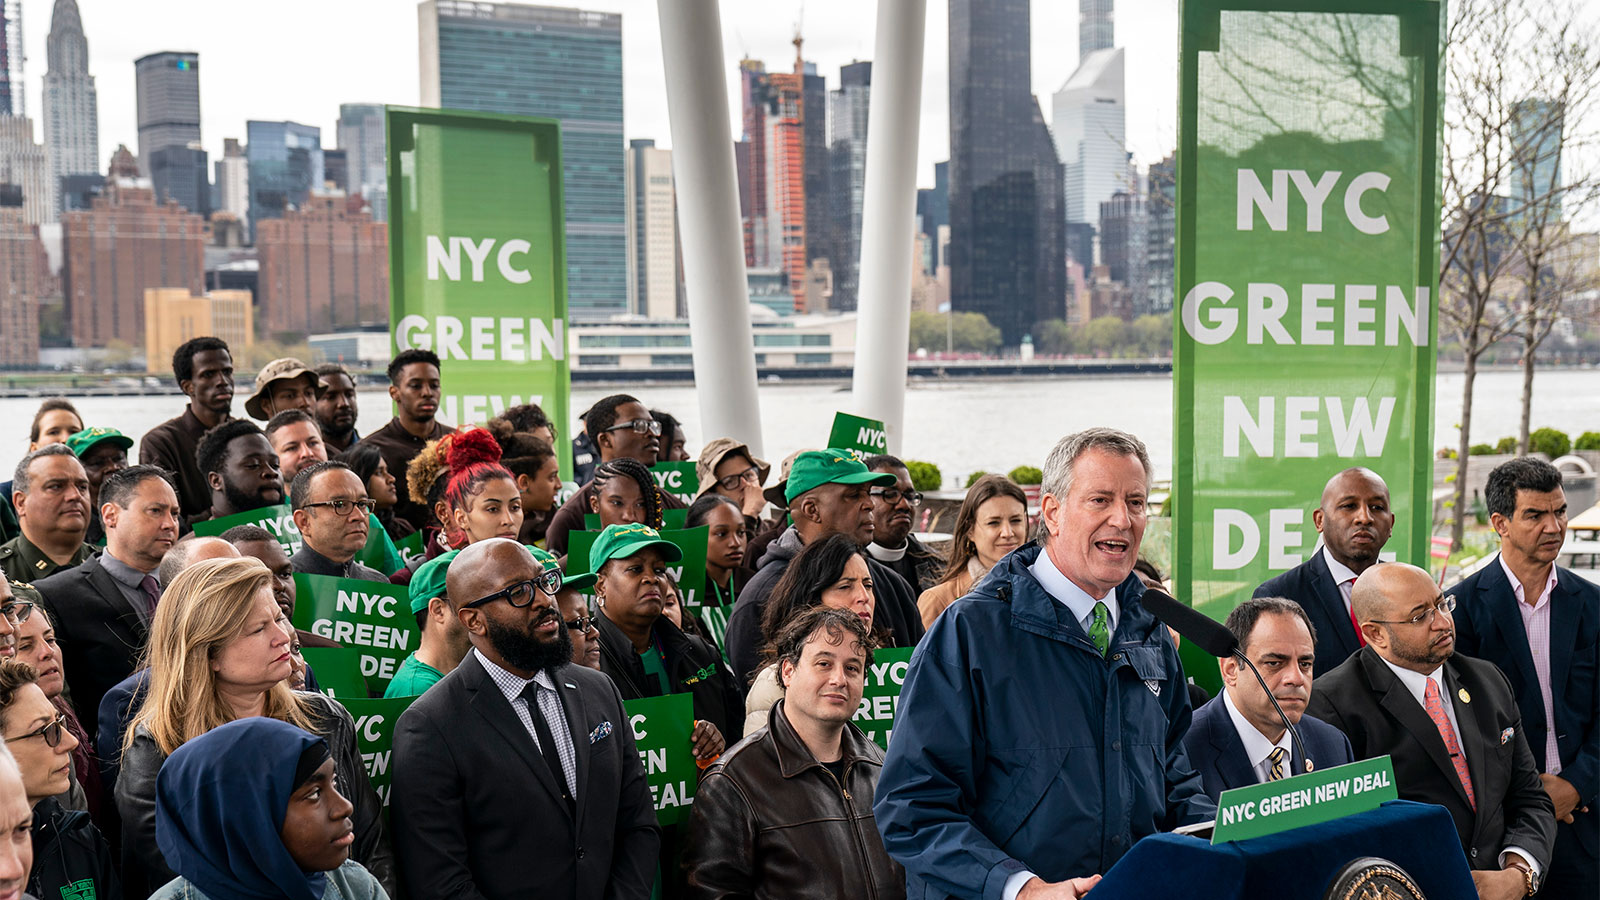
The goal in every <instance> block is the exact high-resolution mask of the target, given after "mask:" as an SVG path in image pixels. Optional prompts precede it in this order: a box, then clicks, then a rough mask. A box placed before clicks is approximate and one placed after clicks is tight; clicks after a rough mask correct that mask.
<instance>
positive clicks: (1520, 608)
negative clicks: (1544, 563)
mask: <svg viewBox="0 0 1600 900" xmlns="http://www.w3.org/2000/svg"><path fill="white" fill-rule="evenodd" d="M1500 568H1501V569H1503V570H1505V573H1506V580H1507V581H1509V582H1511V592H1512V593H1513V594H1515V595H1516V597H1517V612H1518V613H1521V614H1522V630H1523V631H1525V632H1527V634H1528V652H1529V653H1530V654H1531V655H1532V656H1533V673H1534V675H1535V676H1537V677H1538V679H1539V699H1540V700H1541V701H1542V702H1543V703H1544V724H1545V732H1544V770H1545V773H1546V774H1549V775H1560V774H1561V751H1560V750H1558V749H1557V748H1556V705H1555V700H1554V695H1552V694H1551V693H1550V595H1551V594H1552V593H1553V592H1554V591H1555V589H1556V567H1555V566H1553V565H1552V566H1551V567H1550V578H1549V579H1548V580H1547V581H1545V583H1544V591H1543V592H1542V593H1540V594H1539V597H1538V600H1537V601H1535V602H1534V603H1533V604H1532V605H1531V606H1530V605H1529V604H1528V597H1527V593H1526V592H1525V591H1523V589H1522V582H1521V581H1518V580H1517V574H1516V573H1515V572H1513V571H1511V567H1510V566H1509V565H1507V564H1506V555H1505V554H1504V553H1502V554H1500Z"/></svg>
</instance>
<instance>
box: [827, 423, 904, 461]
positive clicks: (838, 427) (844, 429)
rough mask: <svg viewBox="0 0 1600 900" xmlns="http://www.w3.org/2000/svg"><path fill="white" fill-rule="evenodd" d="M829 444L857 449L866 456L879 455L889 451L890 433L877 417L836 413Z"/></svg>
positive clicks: (841, 447)
mask: <svg viewBox="0 0 1600 900" xmlns="http://www.w3.org/2000/svg"><path fill="white" fill-rule="evenodd" d="M828 446H829V447H837V448H839V449H841V450H855V451H857V452H859V453H860V454H861V455H862V456H864V457H865V456H877V455H879V454H882V453H888V452H889V434H888V431H887V429H885V428H884V425H883V423H882V422H880V421H878V420H877V419H865V418H862V417H861V416H852V415H850V414H849V413H834V415H833V428H832V429H831V430H830V431H829V432H828Z"/></svg>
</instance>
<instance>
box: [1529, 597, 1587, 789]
mask: <svg viewBox="0 0 1600 900" xmlns="http://www.w3.org/2000/svg"><path fill="white" fill-rule="evenodd" d="M1574 577H1576V576H1574V575H1573V574H1572V573H1570V572H1565V571H1562V569H1561V568H1560V567H1559V566H1558V567H1557V568H1556V588H1555V590H1553V591H1551V592H1550V685H1551V687H1552V688H1554V689H1559V688H1556V687H1555V686H1556V685H1564V684H1567V683H1568V680H1567V676H1568V675H1569V674H1570V672H1571V671H1572V655H1573V654H1574V653H1575V652H1576V650H1577V648H1576V647H1574V646H1573V644H1575V643H1576V642H1577V640H1578V634H1579V624H1580V623H1579V621H1578V620H1579V619H1580V618H1581V614H1582V612H1583V603H1582V602H1581V601H1579V599H1578V598H1577V597H1575V596H1573V593H1572V592H1571V591H1570V590H1568V589H1567V587H1568V586H1567V580H1568V579H1569V578H1574ZM1534 683H1535V684H1537V683H1538V682H1534ZM1551 705H1552V706H1554V704H1553V703H1552V704H1551ZM1540 713H1541V715H1542V713H1543V704H1541V709H1540ZM1523 719H1524V720H1526V719H1527V716H1523ZM1545 725H1546V726H1547V727H1549V729H1550V730H1551V731H1556V723H1554V722H1546V723H1545ZM1556 733H1557V735H1558V736H1559V735H1560V732H1559V731H1556ZM1535 753H1537V754H1538V756H1539V757H1540V761H1541V762H1546V761H1545V760H1544V758H1543V757H1544V748H1542V747H1541V748H1540V749H1539V750H1537V751H1535ZM1543 769H1544V766H1543V765H1541V766H1540V771H1543Z"/></svg>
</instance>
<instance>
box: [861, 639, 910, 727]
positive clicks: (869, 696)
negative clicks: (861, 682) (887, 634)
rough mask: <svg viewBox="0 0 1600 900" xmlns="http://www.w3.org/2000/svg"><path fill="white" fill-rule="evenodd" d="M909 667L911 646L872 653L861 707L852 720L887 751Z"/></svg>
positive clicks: (862, 692) (887, 648) (888, 648)
mask: <svg viewBox="0 0 1600 900" xmlns="http://www.w3.org/2000/svg"><path fill="white" fill-rule="evenodd" d="M910 667H911V648H910V647H886V648H884V649H882V650H875V651H873V653H872V665H870V666H868V667H867V672H866V676H867V677H866V686H865V688H863V690H862V691H861V705H860V706H858V707H856V714H855V716H854V717H852V719H851V721H853V722H855V723H856V727H857V728H860V729H861V730H862V731H864V732H866V735H867V737H868V738H869V739H871V740H872V741H873V743H875V744H877V745H878V746H879V747H882V748H884V749H885V750H887V749H888V748H889V736H890V735H891V734H893V732H894V717H895V713H896V712H898V711H899V709H900V689H901V688H903V687H905V683H906V670H907V669H908V668H910Z"/></svg>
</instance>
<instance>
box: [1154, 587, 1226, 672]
mask: <svg viewBox="0 0 1600 900" xmlns="http://www.w3.org/2000/svg"><path fill="white" fill-rule="evenodd" d="M1139 602H1140V603H1141V604H1143V606H1144V608H1145V609H1147V610H1149V611H1150V614H1151V615H1153V616H1155V617H1156V618H1158V619H1160V620H1161V621H1162V622H1163V623H1165V624H1167V625H1169V626H1171V627H1172V628H1173V629H1175V630H1176V631H1177V632H1178V633H1179V634H1181V635H1183V636H1184V638H1186V639H1188V640H1190V641H1193V642H1194V643H1195V646H1197V647H1199V648H1200V649H1201V650H1204V651H1205V652H1207V653H1209V654H1211V655H1212V656H1216V657H1219V658H1220V657H1227V656H1232V655H1233V651H1234V650H1236V649H1238V646H1239V642H1238V641H1237V640H1236V639H1235V638H1234V636H1233V632H1231V631H1229V630H1228V629H1227V627H1226V626H1224V625H1223V624H1222V623H1221V622H1218V621H1217V620H1216V619H1213V618H1211V617H1210V616H1208V615H1206V614H1205V613H1203V612H1200V611H1199V610H1197V609H1195V608H1193V607H1190V606H1184V605H1183V604H1182V603H1179V602H1178V601H1177V600H1176V599H1175V598H1174V597H1173V596H1172V595H1171V594H1168V593H1167V592H1166V591H1163V590H1160V589H1159V588H1148V589H1146V590H1145V592H1144V596H1143V598H1141V599H1140V601H1139Z"/></svg>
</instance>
